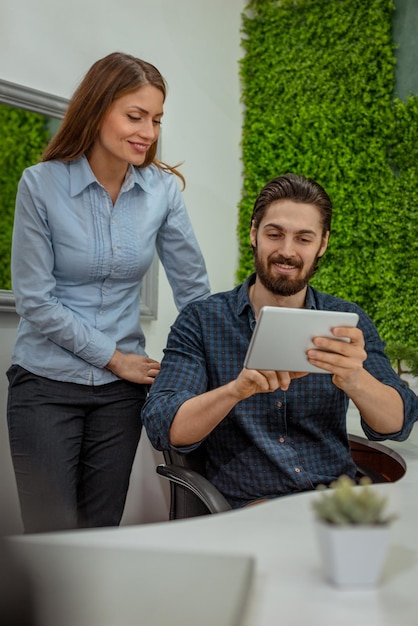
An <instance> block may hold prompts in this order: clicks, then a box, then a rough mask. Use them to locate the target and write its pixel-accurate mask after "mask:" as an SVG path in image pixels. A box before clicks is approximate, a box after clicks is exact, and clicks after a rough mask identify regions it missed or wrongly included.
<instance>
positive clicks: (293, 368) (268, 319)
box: [244, 306, 358, 374]
mask: <svg viewBox="0 0 418 626" xmlns="http://www.w3.org/2000/svg"><path fill="white" fill-rule="evenodd" d="M357 323H358V315H357V313H347V312H344V311H319V310H317V309H290V308H286V307H279V306H277V307H276V306H264V307H263V308H262V309H261V310H260V314H259V316H258V320H257V324H256V327H255V329H254V333H253V335H252V337H251V341H250V345H249V346H248V350H247V354H246V357H245V361H244V367H247V368H248V369H257V370H276V371H284V372H315V373H316V374H328V373H329V372H327V371H325V370H323V369H321V368H319V367H315V366H314V365H311V364H310V363H309V361H308V358H307V355H306V352H307V350H309V349H310V348H314V347H315V346H314V345H313V343H312V339H313V338H314V337H331V338H332V339H337V337H334V335H332V333H331V330H332V328H335V327H336V326H357ZM339 339H341V341H347V339H345V338H339ZM315 349H318V348H315Z"/></svg>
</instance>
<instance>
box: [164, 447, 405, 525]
mask: <svg viewBox="0 0 418 626" xmlns="http://www.w3.org/2000/svg"><path fill="white" fill-rule="evenodd" d="M348 440H349V444H350V450H351V456H352V458H353V460H354V462H355V464H356V466H357V478H361V477H363V476H367V477H368V478H369V479H370V480H371V481H372V482H373V483H384V482H395V481H397V480H399V479H400V478H402V476H403V475H404V474H405V471H406V464H405V461H404V460H403V459H402V457H401V456H400V455H399V454H397V453H396V452H394V451H393V450H391V449H390V448H388V447H387V446H385V445H383V444H381V443H378V442H375V441H369V440H368V439H366V438H365V437H359V436H357V435H348ZM163 454H164V460H165V464H161V465H158V466H157V473H158V474H159V475H160V476H162V477H163V478H166V479H168V480H169V481H170V520H174V519H184V518H187V517H197V516H199V515H209V514H214V513H223V512H225V511H230V510H231V509H232V507H231V506H230V504H229V503H228V502H227V500H226V499H225V498H224V496H223V495H222V494H221V493H220V492H219V491H218V489H217V488H216V487H215V486H214V485H212V483H211V482H209V480H208V479H207V478H205V475H204V473H205V446H204V444H202V445H201V446H200V447H199V448H197V449H196V450H193V452H189V453H188V454H180V453H179V452H176V451H175V450H164V451H163Z"/></svg>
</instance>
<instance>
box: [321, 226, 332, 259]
mask: <svg viewBox="0 0 418 626" xmlns="http://www.w3.org/2000/svg"><path fill="white" fill-rule="evenodd" d="M329 234H330V233H329V230H327V232H326V233H325V235H324V236H323V237H322V244H321V247H320V249H319V253H318V258H321V257H322V256H323V255H324V254H325V251H326V249H327V248H328V242H329Z"/></svg>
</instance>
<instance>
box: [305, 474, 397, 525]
mask: <svg viewBox="0 0 418 626" xmlns="http://www.w3.org/2000/svg"><path fill="white" fill-rule="evenodd" d="M370 483H371V481H370V480H369V479H367V478H362V479H361V481H360V485H362V486H363V488H362V489H359V488H356V483H355V482H354V481H353V480H351V478H349V477H348V476H340V477H339V478H338V480H336V481H334V482H332V483H331V485H330V489H326V488H325V487H324V486H322V485H321V486H319V487H318V489H319V490H321V491H323V493H322V494H321V496H320V497H319V498H317V499H316V500H314V501H313V503H312V507H313V509H314V511H315V513H316V516H317V517H318V518H319V519H320V520H323V521H325V522H328V523H329V524H337V525H344V524H368V525H381V524H389V523H390V522H392V521H393V520H394V519H395V518H396V515H394V514H387V513H385V508H386V505H387V498H385V497H384V496H382V495H380V494H378V493H377V492H376V491H374V490H373V489H371V488H370V487H369V484H370Z"/></svg>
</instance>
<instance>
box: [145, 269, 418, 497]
mask: <svg viewBox="0 0 418 626" xmlns="http://www.w3.org/2000/svg"><path fill="white" fill-rule="evenodd" d="M253 281H254V275H253V276H251V277H250V278H249V279H248V280H247V281H246V282H245V283H244V284H243V285H240V286H238V287H236V288H235V289H233V290H232V291H228V292H224V293H219V294H215V295H213V296H211V297H209V298H208V299H207V300H204V301H201V302H195V303H192V304H190V305H188V306H187V307H186V308H185V309H184V310H183V311H182V312H181V313H180V315H179V316H178V318H177V320H176V322H175V324H174V325H173V327H172V329H171V332H170V335H169V338H168V343H167V348H166V350H165V356H164V359H163V361H162V368H161V372H160V373H159V374H158V376H157V378H156V380H155V382H154V384H153V385H152V387H151V392H150V396H149V398H148V400H147V402H146V404H145V406H144V409H143V412H142V418H143V422H144V426H145V428H146V431H147V434H148V436H149V438H150V441H151V443H152V444H153V445H154V447H155V448H157V449H158V450H163V449H168V448H170V447H171V446H170V442H169V428H170V425H171V422H172V420H173V418H174V416H175V414H176V412H177V410H178V409H179V407H180V406H181V405H182V404H183V403H184V402H185V401H186V400H188V399H189V398H192V397H193V396H196V395H199V394H202V393H203V392H205V391H209V390H210V389H215V388H217V387H220V386H221V385H225V384H226V383H228V382H229V381H231V380H233V379H234V378H236V377H237V376H238V374H239V372H240V371H241V369H242V366H243V362H244V358H245V354H246V351H247V348H248V344H249V341H250V338H251V334H252V331H253V329H254V325H255V318H254V313H253V310H252V308H251V305H250V301H249V298H248V287H249V285H250V284H251V282H253ZM305 306H306V308H313V309H322V310H333V311H354V312H356V313H358V314H359V317H360V320H359V324H358V325H359V327H360V328H361V330H362V331H363V334H364V338H365V341H366V351H367V354H368V357H367V360H366V362H365V364H364V367H365V368H366V369H367V370H368V371H369V372H370V373H371V374H372V375H373V376H374V377H375V378H377V379H378V380H380V381H381V382H382V383H385V384H387V385H390V386H392V387H394V388H395V389H397V390H398V391H399V393H400V394H401V396H402V398H403V401H404V406H405V423H404V427H403V429H402V431H400V432H397V433H393V434H391V435H379V433H376V432H374V431H373V430H371V429H370V428H369V427H368V426H367V424H365V423H364V422H363V423H362V426H363V430H364V432H365V434H366V435H367V437H368V438H370V439H377V440H383V439H396V440H404V439H406V438H407V436H408V435H409V433H410V431H411V429H412V426H413V424H414V422H415V420H416V419H417V418H418V408H417V396H416V395H415V394H414V393H413V392H412V391H411V390H409V389H408V387H407V386H406V385H405V384H404V383H403V382H402V381H401V380H400V378H399V377H398V376H397V374H396V373H395V371H394V370H393V368H392V366H391V364H390V361H389V360H388V358H387V357H386V356H385V354H384V344H383V342H382V341H381V339H380V337H379V335H378V332H377V330H376V328H375V326H374V324H373V322H372V321H371V320H370V318H369V317H368V316H367V315H366V313H365V312H364V311H363V310H362V309H360V308H359V307H358V306H357V305H355V304H352V303H349V302H346V301H345V300H341V299H338V298H334V297H332V296H329V295H326V294H323V293H320V292H318V291H316V290H315V289H313V288H312V287H308V292H307V298H306V303H305ZM331 378H332V376H331V374H309V375H308V376H305V377H304V378H301V379H296V380H293V381H292V382H291V384H290V387H289V389H288V390H287V391H281V390H277V391H275V392H273V393H266V394H257V395H254V396H252V397H251V398H247V399H246V400H242V401H241V402H239V403H238V404H237V405H236V406H235V407H234V408H233V409H232V410H231V412H230V413H229V414H228V415H227V416H226V417H225V419H224V420H223V421H222V422H221V423H220V424H219V425H218V426H217V427H216V428H215V429H214V430H213V431H212V432H211V433H210V435H209V436H208V437H207V438H206V439H205V440H204V442H201V443H200V444H199V443H198V444H196V445H194V446H189V447H187V448H181V449H180V450H182V451H185V452H186V451H189V450H192V449H194V448H196V447H197V446H198V445H205V446H206V457H207V476H208V478H209V480H210V481H211V482H212V483H213V484H214V485H216V487H217V488H218V489H219V490H220V491H221V492H222V493H223V494H224V495H225V497H226V498H227V499H228V500H229V502H230V503H231V505H232V506H233V507H238V506H242V505H244V504H246V503H248V502H250V501H252V500H255V499H258V498H272V497H277V496H280V495H285V494H289V493H294V492H299V491H305V490H309V489H313V488H315V487H316V486H317V485H318V484H321V483H322V484H329V483H330V482H331V481H332V480H334V479H336V478H337V477H338V476H339V475H340V474H347V475H349V476H354V474H355V466H354V464H353V461H352V459H351V456H350V452H349V445H348V441H347V432H346V413H347V408H348V402H349V399H348V397H347V395H346V394H345V393H344V392H343V391H341V390H340V389H338V388H337V387H336V386H335V385H333V383H332V380H331ZM195 419H196V420H198V419H199V415H196V416H195Z"/></svg>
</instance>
